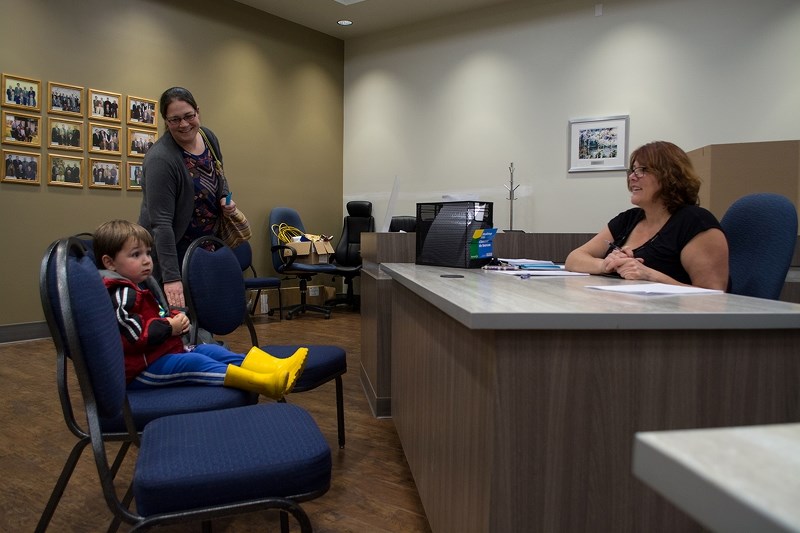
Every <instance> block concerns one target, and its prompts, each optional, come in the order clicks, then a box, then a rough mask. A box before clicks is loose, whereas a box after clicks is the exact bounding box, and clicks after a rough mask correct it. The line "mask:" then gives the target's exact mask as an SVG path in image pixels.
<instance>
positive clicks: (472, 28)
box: [344, 0, 800, 233]
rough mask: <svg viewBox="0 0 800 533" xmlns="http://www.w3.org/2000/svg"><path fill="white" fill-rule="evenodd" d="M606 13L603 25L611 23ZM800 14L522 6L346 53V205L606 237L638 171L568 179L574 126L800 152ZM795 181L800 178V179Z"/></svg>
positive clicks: (720, 8) (794, 6) (523, 1)
mask: <svg viewBox="0 0 800 533" xmlns="http://www.w3.org/2000/svg"><path fill="white" fill-rule="evenodd" d="M597 4H602V6H603V10H602V16H595V14H596V5H597ZM799 57H800V2H798V1H797V0H761V1H758V2H754V1H752V0H606V1H602V0H591V1H589V0H558V1H555V0H553V1H550V2H530V1H529V0H512V1H510V2H507V3H503V4H500V5H497V6H493V7H492V8H491V9H486V10H476V11H472V12H469V13H464V14H462V15H460V16H457V17H448V18H447V19H443V20H437V21H431V22H428V23H426V24H419V25H417V26H414V27H409V28H403V29H402V30H398V31H394V32H386V33H384V34H382V35H378V36H373V37H364V38H360V39H356V40H354V41H347V42H346V44H345V141H344V165H345V166H344V199H345V200H349V199H356V198H360V199H370V200H372V202H373V205H374V208H375V209H374V211H375V220H376V222H377V223H378V225H380V224H381V222H382V221H383V217H384V214H385V212H386V206H387V204H388V197H389V193H390V191H391V190H392V186H393V183H394V178H395V176H397V177H398V182H399V199H398V202H397V211H396V213H395V214H413V213H414V212H415V209H414V207H415V204H416V203H417V202H429V201H437V200H440V199H441V196H442V195H443V194H451V195H474V196H476V197H478V198H479V199H481V200H484V201H493V202H494V203H495V204H494V205H495V217H494V220H495V224H496V225H497V226H498V227H501V228H505V227H508V212H509V209H508V204H509V202H508V201H506V198H507V196H508V193H507V191H506V189H505V188H504V185H506V184H508V178H509V172H508V166H509V163H510V162H512V161H513V162H514V166H515V168H516V171H515V173H514V181H515V185H518V186H519V189H518V191H517V196H518V198H519V199H518V200H517V201H516V202H515V204H514V228H515V229H523V230H526V231H529V232H540V233H550V232H570V233H572V232H574V233H583V232H587V233H588V232H592V233H594V232H596V231H598V230H599V229H600V228H601V227H602V226H603V225H604V224H606V223H607V222H608V220H609V219H610V218H611V217H612V216H614V215H616V214H617V213H618V212H620V211H622V210H624V209H627V208H628V207H630V202H629V195H628V193H627V191H626V187H625V175H624V172H622V171H610V172H584V173H572V174H570V173H568V172H567V137H568V136H567V126H568V122H569V120H570V119H578V118H585V117H605V116H609V115H629V116H630V131H629V133H630V146H631V147H632V148H633V147H636V146H639V145H641V144H643V143H646V142H648V141H652V140H656V139H665V140H671V141H673V142H675V143H677V144H678V145H680V146H681V147H683V148H684V149H686V150H693V149H695V148H699V147H701V146H706V145H709V144H715V145H716V144H726V143H744V142H758V141H780V140H794V139H800V126H799V124H800V122H798V117H800V98H798V97H797V93H798V87H800V68H798V58H799ZM789 179H794V178H793V177H790V178H789Z"/></svg>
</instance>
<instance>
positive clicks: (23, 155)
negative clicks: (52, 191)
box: [0, 150, 42, 185]
mask: <svg viewBox="0 0 800 533" xmlns="http://www.w3.org/2000/svg"><path fill="white" fill-rule="evenodd" d="M40 161H41V156H40V155H39V154H35V153H31V152H18V151H16V150H3V178H2V180H0V181H4V182H8V183H24V184H27V185H39V184H41V182H42V180H41V177H40V174H39V166H40V165H39V162H40Z"/></svg>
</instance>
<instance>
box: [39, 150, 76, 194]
mask: <svg viewBox="0 0 800 533" xmlns="http://www.w3.org/2000/svg"><path fill="white" fill-rule="evenodd" d="M83 161H84V160H83V158H82V157H74V156H71V155H60V154H48V156H47V172H48V180H47V184H48V185H59V186H64V187H83Z"/></svg>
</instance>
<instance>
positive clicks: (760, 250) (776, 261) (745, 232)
mask: <svg viewBox="0 0 800 533" xmlns="http://www.w3.org/2000/svg"><path fill="white" fill-rule="evenodd" d="M720 224H721V225H722V229H723V230H724V231H725V236H726V237H727V239H728V248H729V254H730V256H729V264H730V276H731V290H730V292H732V293H734V294H741V295H744V296H755V297H758V298H769V299H772V300H777V299H778V298H780V295H781V289H782V288H783V284H784V281H785V280H786V274H787V272H788V271H789V266H790V265H791V262H792V255H793V254H794V247H795V243H796V242H797V210H796V209H795V207H794V205H793V204H792V202H791V201H789V199H788V198H786V197H785V196H781V195H779V194H772V193H758V194H750V195H747V196H744V197H742V198H739V199H738V200H736V201H735V202H734V203H733V204H731V206H730V207H729V208H728V210H727V211H726V212H725V215H724V216H723V217H722V220H721V221H720Z"/></svg>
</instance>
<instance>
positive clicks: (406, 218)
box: [389, 215, 417, 233]
mask: <svg viewBox="0 0 800 533" xmlns="http://www.w3.org/2000/svg"><path fill="white" fill-rule="evenodd" d="M416 229H417V217H416V216H411V215H397V216H393V217H392V221H391V222H389V231H390V232H398V231H405V232H406V233H413V232H414V231H416Z"/></svg>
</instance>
